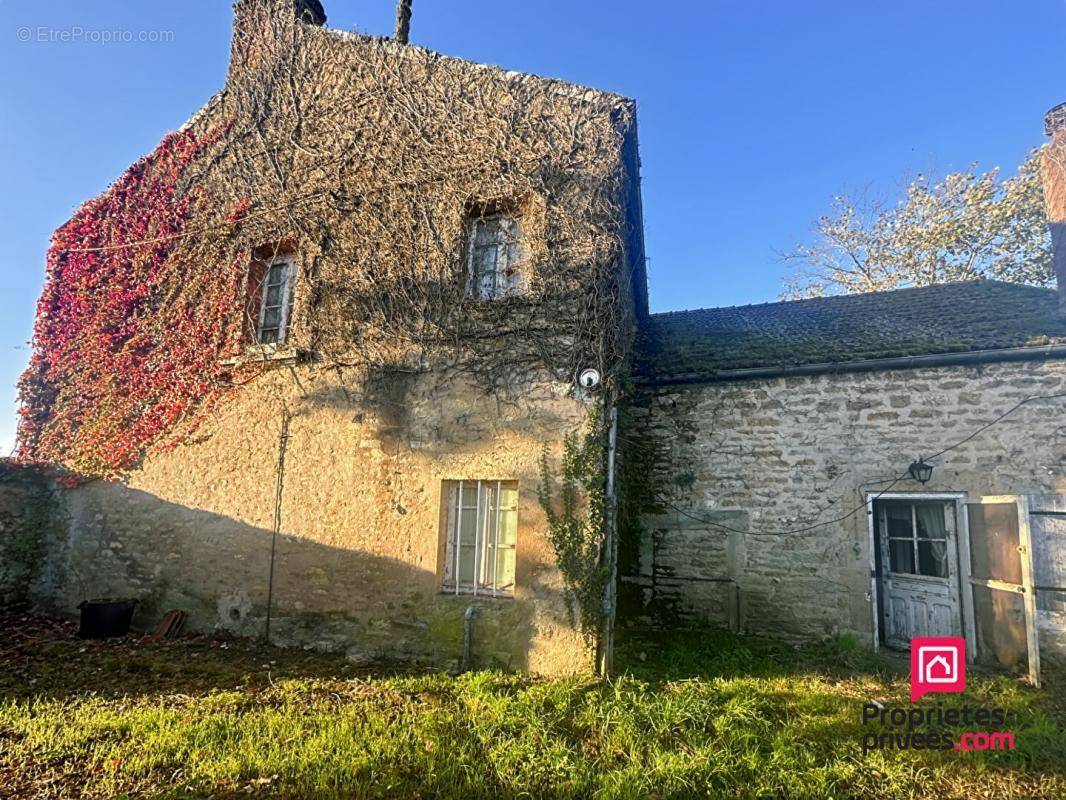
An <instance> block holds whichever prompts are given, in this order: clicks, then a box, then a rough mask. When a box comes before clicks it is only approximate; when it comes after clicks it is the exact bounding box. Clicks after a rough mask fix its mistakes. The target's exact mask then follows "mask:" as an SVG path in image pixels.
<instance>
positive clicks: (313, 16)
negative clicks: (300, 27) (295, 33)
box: [295, 0, 326, 26]
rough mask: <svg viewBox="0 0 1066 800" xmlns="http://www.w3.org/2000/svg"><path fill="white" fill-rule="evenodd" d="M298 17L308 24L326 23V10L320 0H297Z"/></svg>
mask: <svg viewBox="0 0 1066 800" xmlns="http://www.w3.org/2000/svg"><path fill="white" fill-rule="evenodd" d="M295 2H296V19H298V20H300V22H306V23H307V24H308V25H319V26H321V25H325V24H326V10H325V9H324V8H322V4H321V3H320V2H318V0H295Z"/></svg>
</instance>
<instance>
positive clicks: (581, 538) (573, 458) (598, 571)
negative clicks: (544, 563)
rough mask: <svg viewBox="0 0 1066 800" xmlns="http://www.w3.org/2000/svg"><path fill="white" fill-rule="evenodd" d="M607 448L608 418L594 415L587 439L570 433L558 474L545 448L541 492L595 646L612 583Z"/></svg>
mask: <svg viewBox="0 0 1066 800" xmlns="http://www.w3.org/2000/svg"><path fill="white" fill-rule="evenodd" d="M606 448H607V427H606V425H605V424H604V420H603V415H602V413H600V412H599V411H598V410H597V411H593V412H592V413H590V414H589V418H588V420H587V425H586V429H585V432H584V433H583V434H581V435H579V434H577V433H575V432H570V433H567V434H566V436H565V438H564V440H563V456H562V468H561V470H559V472H558V474H556V469H555V467H554V466H553V464H552V459H551V455H550V452H549V450H548V447H547V445H545V447H544V451H543V453H542V454H541V459H540V484H539V485H538V487H537V499H538V501H539V502H540V505H541V508H542V509H543V510H544V514H545V516H546V517H547V519H548V538H549V540H550V541H551V544H552V548H553V549H554V551H555V558H556V564H557V565H558V567H559V571H560V572H561V573H562V576H563V581H564V582H565V584H566V589H567V599H568V601H569V603H570V612H571V615H572V617H573V622H575V623H577V625H578V627H579V628H580V630H581V632H582V634H583V635H584V636H585V639H586V641H587V642H589V643H590V644H591V643H592V642H593V641H595V639H596V637H597V635H598V634H599V632H600V626H601V623H602V622H603V614H604V605H603V603H604V590H605V589H606V586H607V580H608V567H607V565H606V564H605V563H604V559H603V558H602V555H603V544H604V530H605V527H604V523H605V519H606V510H607V498H606V474H605V466H604V465H605V464H606Z"/></svg>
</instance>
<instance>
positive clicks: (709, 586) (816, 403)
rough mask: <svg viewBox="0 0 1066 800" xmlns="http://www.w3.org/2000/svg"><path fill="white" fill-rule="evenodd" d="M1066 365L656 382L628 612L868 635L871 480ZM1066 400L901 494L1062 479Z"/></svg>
mask: <svg viewBox="0 0 1066 800" xmlns="http://www.w3.org/2000/svg"><path fill="white" fill-rule="evenodd" d="M1064 379H1066V363H1064V362H1062V361H1048V362H1030V363H1013V364H1007V363H1003V364H989V365H985V366H981V367H965V368H964V367H945V368H925V369H915V370H893V371H884V372H866V373H848V374H836V375H816V376H806V377H789V378H779V379H767V380H749V381H737V382H731V383H711V384H704V385H687V386H675V387H662V388H658V389H645V390H644V391H643V392H642V393H641V394H640V395H638V397H637V398H636V400H635V401H634V404H633V407H632V408H630V409H629V410H628V416H629V417H630V418H631V421H630V434H631V436H632V437H634V438H635V440H636V442H635V444H633V445H632V446H631V448H630V451H631V457H632V452H633V451H639V452H640V453H642V454H643V455H642V457H643V458H644V459H645V460H646V461H647V462H648V465H649V466H648V467H647V468H646V469H645V470H644V472H645V473H647V474H648V475H650V476H652V477H651V478H650V479H649V486H648V487H645V488H644V492H645V493H646V494H647V499H646V500H645V501H644V503H643V504H642V508H641V510H642V511H643V518H642V523H643V525H642V526H641V527H642V530H641V531H640V533H639V534H638V535H636V536H632V537H631V540H630V541H629V542H628V544H627V546H626V548H625V550H624V555H623V564H622V569H623V573H622V574H623V584H622V598H623V600H622V602H623V604H624V605H623V613H624V614H625V615H627V616H628V618H629V619H631V620H640V619H643V620H644V621H645V622H651V621H654V622H657V623H662V622H663V621H678V620H681V621H685V620H701V621H705V622H709V623H712V624H719V625H729V624H732V625H733V626H735V627H736V628H738V629H740V630H743V631H748V632H751V633H758V634H767V635H772V636H778V637H783V638H786V639H791V640H796V641H799V640H810V639H817V638H822V637H827V636H832V635H835V634H853V635H855V636H856V637H857V638H859V639H860V640H861V641H863V642H867V643H869V642H872V629H873V622H872V609H871V599H870V591H871V590H870V563H871V562H870V540H869V533H868V527H867V515H866V511H865V508H863V507H862V506H863V503H864V500H865V494H866V492H877V491H882V490H885V489H886V488H888V487H889V485H890V482H891V481H892V479H893V478H894V477H896V476H898V475H900V473H902V472H904V471H905V470H906V469H907V466H908V465H909V464H910V463H911V461H912V460H913V459H914V458H915V457H917V456H920V455H923V454H924V455H931V454H932V453H935V452H937V451H939V450H942V449H943V448H945V447H948V446H949V445H951V444H954V443H955V442H957V441H959V440H960V439H963V438H964V437H966V436H968V435H969V434H971V433H972V432H973V431H975V430H976V429H978V428H980V427H981V426H982V425H984V424H986V423H988V422H989V421H991V420H992V419H993V418H995V417H996V416H997V415H999V414H1000V413H1002V412H1004V411H1006V410H1007V409H1009V408H1010V407H1011V406H1013V405H1014V404H1015V403H1017V402H1018V401H1019V400H1021V399H1023V398H1025V397H1026V396H1029V395H1034V394H1045V393H1051V392H1057V391H1064V390H1066V380H1064ZM1064 407H1066V403H1064V401H1063V400H1061V399H1060V400H1057V401H1047V402H1037V403H1032V404H1028V405H1026V406H1023V407H1022V408H1020V409H1018V410H1017V411H1015V412H1014V413H1013V414H1011V415H1010V416H1009V417H1007V418H1006V419H1005V420H1003V421H1002V422H1000V423H998V424H996V425H994V426H993V427H991V428H990V429H988V430H987V431H985V432H983V433H981V434H979V435H978V436H976V437H975V438H973V439H972V440H971V441H969V442H967V443H966V444H964V445H962V446H960V447H958V448H956V449H953V450H952V451H951V452H949V453H946V454H945V455H944V456H942V457H940V458H938V459H936V460H935V464H936V468H935V469H934V472H933V477H932V480H931V481H930V482H929V483H928V484H926V485H925V486H921V485H919V484H917V483H915V482H914V481H911V480H904V481H901V482H900V483H898V484H895V485H894V486H893V490H894V491H908V492H909V491H928V492H966V493H968V494H969V495H972V496H981V495H990V494H1013V493H1018V494H1061V493H1063V492H1066V422H1064V420H1066V415H1064V413H1063V409H1064ZM852 511H856V513H852V514H850V516H847V518H846V519H843V520H840V521H838V522H833V523H831V524H828V525H825V526H822V527H817V528H815V529H813V530H810V531H807V532H799V533H791V534H788V535H776V532H778V531H791V530H794V529H797V528H803V527H805V526H808V525H811V524H814V523H819V522H824V521H827V520H834V519H837V518H839V517H842V516H845V515H848V514H849V512H852ZM716 525H721V526H725V528H731V529H736V530H735V531H734V532H730V531H728V530H724V529H722V528H718V527H715V526H716ZM736 531H745V532H747V533H741V532H736ZM762 534H771V535H762Z"/></svg>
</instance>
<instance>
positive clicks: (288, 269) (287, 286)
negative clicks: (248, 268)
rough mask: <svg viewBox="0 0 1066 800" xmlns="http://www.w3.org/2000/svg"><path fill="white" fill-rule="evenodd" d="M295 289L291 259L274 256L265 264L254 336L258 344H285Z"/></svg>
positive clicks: (293, 265)
mask: <svg viewBox="0 0 1066 800" xmlns="http://www.w3.org/2000/svg"><path fill="white" fill-rule="evenodd" d="M295 287H296V257H295V256H294V255H292V254H291V253H289V254H284V255H277V256H274V257H273V258H271V259H270V260H268V261H267V262H266V274H265V275H264V276H263V289H262V294H261V295H260V298H259V324H258V326H257V327H256V336H255V340H256V342H257V343H258V344H285V342H287V341H288V339H289V324H290V322H291V320H292V305H293V297H294V296H295V291H294V289H295Z"/></svg>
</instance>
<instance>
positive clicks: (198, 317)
mask: <svg viewBox="0 0 1066 800" xmlns="http://www.w3.org/2000/svg"><path fill="white" fill-rule="evenodd" d="M227 127H228V126H223V127H221V128H219V129H218V130H216V132H214V133H212V134H210V135H208V136H205V137H202V138H197V137H196V136H195V135H193V134H192V133H191V132H180V133H175V134H171V135H170V136H168V137H167V138H166V139H164V140H163V142H162V143H161V144H160V145H159V147H158V148H157V149H156V150H155V152H153V153H152V154H151V155H149V156H147V157H146V158H144V159H142V160H141V161H139V162H138V163H137V164H135V165H134V166H132V167H131V168H130V169H129V170H127V172H126V173H125V174H124V175H123V176H122V177H121V178H119V180H118V181H117V182H116V183H115V184H114V185H113V186H112V187H111V188H110V189H109V190H108V191H107V192H105V193H104V194H103V195H101V196H100V197H98V198H96V199H94V200H90V201H89V202H88V203H86V204H85V205H83V206H82V207H81V208H80V209H79V210H78V212H77V213H76V214H75V215H74V218H73V219H71V220H70V222H68V223H67V224H66V225H64V226H63V227H62V228H60V229H59V230H58V231H56V233H55V234H54V236H53V238H52V247H51V248H50V249H49V251H48V257H47V275H46V281H45V287H44V291H43V293H42V295H41V299H40V301H39V303H38V306H37V321H36V325H35V328H34V354H33V357H32V359H31V361H30V366H29V368H28V369H27V370H26V372H25V373H24V374H23V376H22V379H21V381H20V384H19V388H20V397H21V400H22V407H21V409H20V414H21V417H22V419H21V423H20V427H19V456H20V458H25V459H36V460H45V461H51V462H56V463H61V464H64V465H66V466H69V467H71V468H73V469H76V470H78V471H81V472H83V473H89V474H96V475H115V474H117V473H120V472H122V471H124V470H127V469H129V468H130V467H132V466H134V465H136V464H137V462H138V461H139V460H140V459H141V457H142V456H143V455H144V453H145V451H146V450H147V448H148V447H149V446H150V445H151V444H153V443H154V442H156V441H158V440H159V439H160V437H161V436H162V435H163V434H165V433H167V432H172V431H173V429H174V428H175V426H176V425H178V424H179V423H181V422H183V421H186V422H187V421H189V420H191V419H193V418H198V415H196V413H195V412H196V411H197V409H199V408H202V407H203V406H204V404H205V403H208V404H210V401H211V400H212V399H217V398H218V396H219V395H220V394H221V393H222V392H224V391H225V390H226V388H227V387H228V385H229V381H230V375H229V370H228V368H227V367H225V366H224V365H223V364H222V363H221V361H222V354H223V353H224V352H228V351H231V350H232V348H233V344H234V338H233V337H234V335H235V331H236V330H238V329H239V325H238V324H237V323H238V322H239V320H235V319H234V317H235V316H237V315H239V309H240V304H239V303H238V294H239V287H240V283H241V278H242V276H243V269H244V266H245V265H244V263H243V260H241V259H233V258H232V257H225V256H224V255H223V254H222V252H221V249H220V252H219V254H218V258H217V259H216V260H215V261H214V263H200V264H197V263H183V262H182V260H181V258H180V253H179V252H178V251H179V248H180V245H181V242H182V240H183V232H184V231H186V228H187V227H188V223H189V222H190V220H191V219H192V218H193V215H194V213H195V212H196V211H198V210H200V209H203V208H204V207H205V206H206V202H205V199H204V198H203V197H202V196H201V195H200V194H198V193H197V192H196V191H195V189H194V190H192V191H188V192H185V193H180V192H179V189H178V181H179V178H180V177H181V175H182V172H183V170H184V168H185V167H186V166H187V165H188V164H189V162H190V161H191V160H192V159H193V158H195V157H196V156H197V155H198V154H199V153H202V152H203V151H204V149H205V148H207V147H208V146H210V145H211V144H213V143H214V142H216V141H217V140H218V139H219V138H221V136H222V135H224V133H225V131H226V129H227ZM246 208H247V206H244V207H239V209H240V210H239V212H237V213H236V215H235V216H234V219H233V220H232V222H237V221H238V220H239V217H240V216H241V215H243V213H244V211H245V210H246ZM187 233H188V234H190V235H191V234H192V233H193V232H192V231H191V230H190V231H187ZM204 235H209V234H204ZM133 243H136V244H133Z"/></svg>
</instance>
